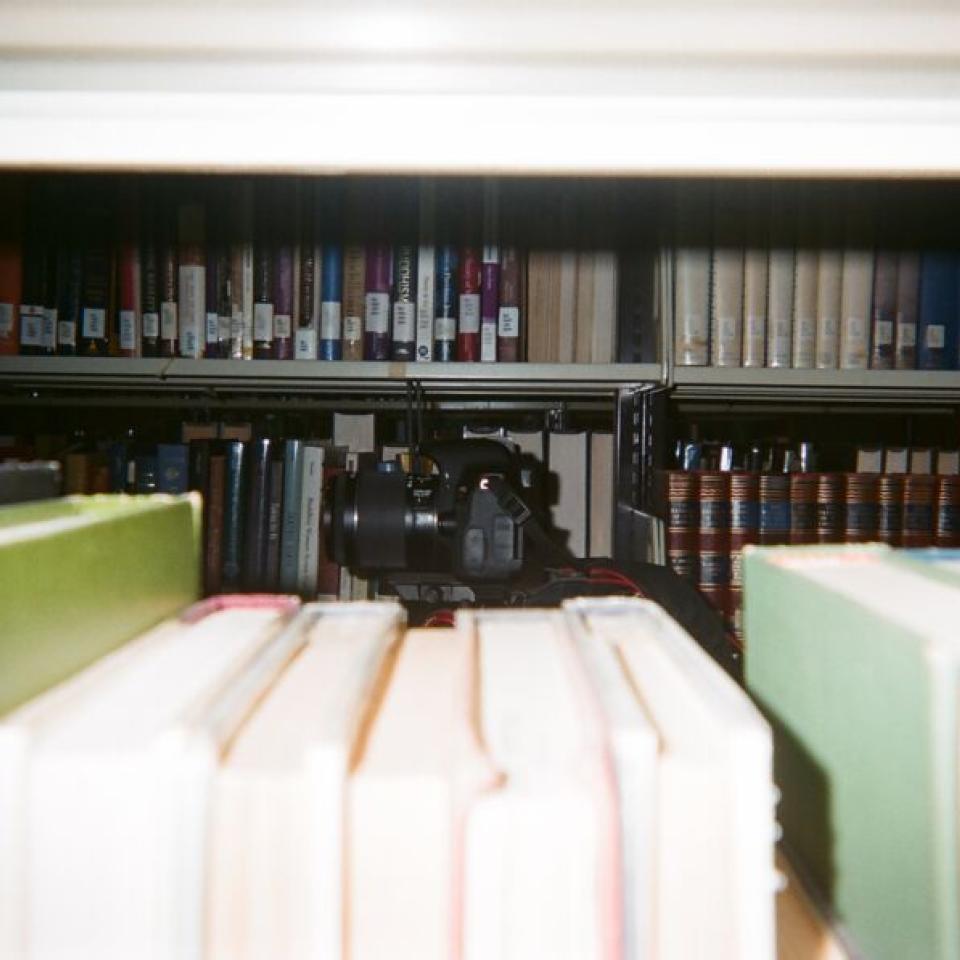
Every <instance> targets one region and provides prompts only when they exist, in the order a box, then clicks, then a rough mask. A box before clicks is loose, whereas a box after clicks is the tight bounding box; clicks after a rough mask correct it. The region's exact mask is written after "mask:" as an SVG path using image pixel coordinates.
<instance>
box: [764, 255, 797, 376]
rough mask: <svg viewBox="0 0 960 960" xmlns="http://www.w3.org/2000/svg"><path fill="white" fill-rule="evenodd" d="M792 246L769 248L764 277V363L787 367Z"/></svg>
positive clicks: (791, 328) (789, 332)
mask: <svg viewBox="0 0 960 960" xmlns="http://www.w3.org/2000/svg"><path fill="white" fill-rule="evenodd" d="M794 271H795V258H794V251H793V248H792V247H790V248H784V247H774V248H773V249H771V250H770V259H769V274H768V277H767V288H768V296H767V366H768V367H789V366H790V359H791V352H792V349H793V292H794V291H793V284H794V279H795V278H794Z"/></svg>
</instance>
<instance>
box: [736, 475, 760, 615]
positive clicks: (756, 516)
mask: <svg viewBox="0 0 960 960" xmlns="http://www.w3.org/2000/svg"><path fill="white" fill-rule="evenodd" d="M759 535H760V478H759V476H758V475H757V474H755V473H745V472H744V473H741V472H737V473H731V474H730V607H731V609H732V610H733V612H734V616H735V617H736V613H737V611H738V610H739V609H740V607H741V604H742V601H743V548H744V547H745V546H747V544H751V543H756V542H757V540H758V539H759Z"/></svg>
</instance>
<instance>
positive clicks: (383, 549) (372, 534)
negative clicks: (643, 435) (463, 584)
mask: <svg viewBox="0 0 960 960" xmlns="http://www.w3.org/2000/svg"><path fill="white" fill-rule="evenodd" d="M396 466H397V465H394V464H378V465H377V466H376V467H375V468H368V469H361V470H359V471H358V472H357V473H356V474H352V475H351V474H339V475H338V476H336V477H334V479H333V481H332V484H331V485H330V486H329V487H328V489H327V491H326V495H325V497H324V513H323V526H324V536H325V538H326V545H327V551H328V556H330V557H331V558H332V559H333V560H335V561H336V562H337V563H339V564H341V565H345V566H347V567H350V568H355V569H359V570H363V571H369V572H378V573H379V572H384V573H389V572H390V571H408V572H415V573H418V574H420V573H422V574H443V575H446V576H452V577H455V578H457V579H459V580H463V581H467V582H470V581H489V582H505V581H507V580H510V579H511V578H513V577H515V576H517V575H518V574H519V573H520V572H521V571H522V569H523V566H524V562H525V559H527V551H526V549H525V543H524V530H523V524H524V523H525V521H526V520H527V519H528V518H529V517H530V516H531V513H532V512H533V510H537V511H538V512H540V509H539V498H538V496H537V491H538V487H539V484H538V483H537V479H536V472H535V468H534V467H533V465H532V464H528V465H524V463H523V461H522V460H521V457H520V456H519V455H518V454H517V453H515V452H514V451H513V450H512V449H511V448H509V447H507V446H506V445H505V444H502V443H500V442H498V441H496V440H486V439H478V440H460V441H454V442H448V443H428V444H423V445H421V446H419V447H418V448H417V449H416V452H415V454H414V456H413V463H412V464H411V469H410V471H409V472H404V471H401V470H398V469H396Z"/></svg>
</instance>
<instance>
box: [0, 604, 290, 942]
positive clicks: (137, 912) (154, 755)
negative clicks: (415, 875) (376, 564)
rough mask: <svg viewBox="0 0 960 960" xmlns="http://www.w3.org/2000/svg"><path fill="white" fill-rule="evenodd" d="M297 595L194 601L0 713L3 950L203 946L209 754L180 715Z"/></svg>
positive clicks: (250, 656)
mask: <svg viewBox="0 0 960 960" xmlns="http://www.w3.org/2000/svg"><path fill="white" fill-rule="evenodd" d="M295 606H296V604H295V602H294V601H291V600H284V599H282V598H278V599H276V600H272V601H264V600H263V599H262V598H257V599H253V600H247V599H244V598H239V599H237V600H235V601H234V605H230V603H229V601H224V600H223V599H220V598H218V599H215V600H212V601H207V602H205V603H202V604H198V605H196V606H195V607H193V608H190V610H188V611H187V614H185V615H184V617H182V618H181V619H178V620H170V621H166V622H165V623H163V624H162V625H160V626H158V627H156V628H155V629H153V630H151V631H150V632H149V633H147V634H145V635H144V636H143V637H141V638H140V639H138V640H135V641H132V642H131V643H130V644H129V645H127V646H126V647H124V648H122V649H121V650H119V651H117V652H116V653H113V654H111V655H109V656H107V657H105V658H104V659H102V660H101V661H99V662H97V663H96V664H94V665H93V666H92V667H90V668H88V669H87V670H85V671H83V672H82V673H80V674H78V675H77V676H75V677H74V678H72V679H71V680H69V681H67V682H65V683H63V684H61V685H60V686H58V687H56V688H54V689H53V690H51V691H50V692H48V693H47V694H44V695H43V696H41V697H38V698H37V699H35V700H33V701H30V702H29V703H27V704H26V705H24V706H23V707H21V708H20V709H18V710H16V711H14V712H13V713H11V714H9V715H8V716H7V717H6V718H4V721H3V723H2V724H0V784H2V785H3V786H2V796H0V956H4V957H7V956H9V957H18V958H19V957H30V958H31V960H41V958H49V960H59V958H62V957H71V958H77V960H82V958H86V957H89V958H91V960H92V958H97V960H112V958H118V960H119V958H129V957H149V958H166V957H169V958H171V960H174V958H176V960H184V958H186V960H189V958H199V957H200V956H201V945H202V910H201V908H202V902H203V898H202V878H203V873H204V836H205V823H206V816H207V810H208V805H207V801H208V785H209V783H210V780H211V777H212V775H213V771H214V768H215V764H216V755H215V753H214V752H213V751H212V750H210V749H207V748H206V745H204V744H200V745H198V744H197V743H196V742H195V741H194V740H193V739H192V738H191V737H189V736H188V735H187V733H186V727H187V726H188V725H189V721H190V718H191V717H192V716H194V715H195V714H196V713H197V711H200V710H203V709H204V708H205V706H206V705H208V704H210V703H212V702H213V701H214V700H215V699H216V698H217V696H218V695H219V693H220V692H221V690H222V689H223V688H224V686H225V685H228V684H229V682H230V680H231V678H232V677H233V676H234V675H236V674H237V673H238V672H241V671H242V670H243V669H244V668H245V666H246V665H247V664H249V663H250V662H252V661H254V660H256V659H257V658H258V657H259V656H261V655H262V654H263V652H264V651H265V650H267V649H269V648H270V646H271V645H272V644H273V643H274V642H275V641H276V639H277V637H278V635H279V634H280V632H281V628H282V626H283V624H284V622H285V620H286V619H287V617H288V616H289V614H290V613H291V612H292V610H293V609H295Z"/></svg>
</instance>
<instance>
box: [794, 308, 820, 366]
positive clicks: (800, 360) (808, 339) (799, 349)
mask: <svg viewBox="0 0 960 960" xmlns="http://www.w3.org/2000/svg"><path fill="white" fill-rule="evenodd" d="M796 324H797V326H796V330H794V333H795V334H796V340H795V343H794V347H793V365H794V366H795V367H812V366H813V363H814V359H815V355H816V348H817V318H816V317H815V316H809V315H808V316H803V317H797V319H796Z"/></svg>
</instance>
